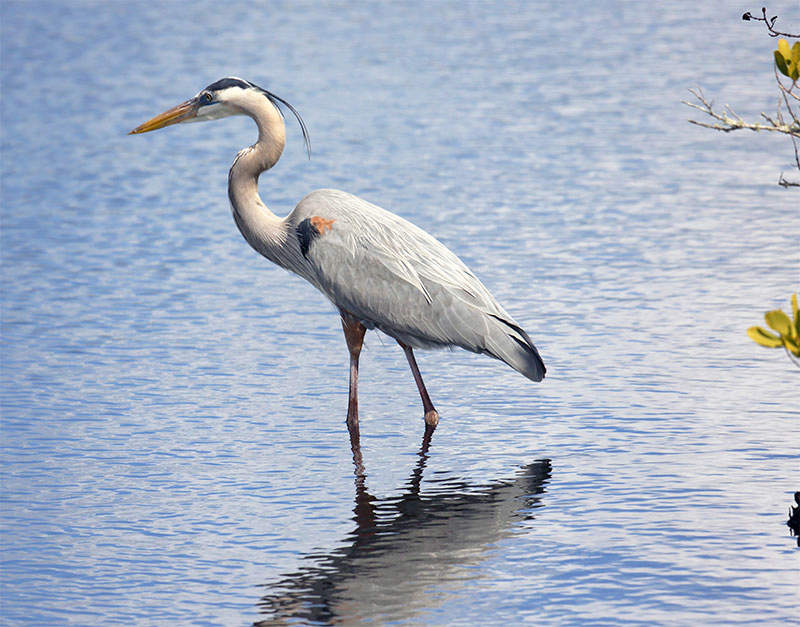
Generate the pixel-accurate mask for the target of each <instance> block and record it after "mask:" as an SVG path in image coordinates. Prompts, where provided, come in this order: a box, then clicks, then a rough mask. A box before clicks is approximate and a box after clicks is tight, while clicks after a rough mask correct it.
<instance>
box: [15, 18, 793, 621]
mask: <svg viewBox="0 0 800 627" xmlns="http://www.w3.org/2000/svg"><path fill="white" fill-rule="evenodd" d="M745 8H750V9H752V7H745ZM0 10H2V176H3V178H2V211H3V213H2V289H3V291H2V338H3V349H2V381H3V383H2V469H3V475H2V477H3V478H2V499H3V503H2V510H1V511H0V524H1V525H2V559H3V566H2V574H0V581H1V582H2V591H1V592H0V599H1V603H2V606H0V607H1V608H2V609H1V614H2V617H3V622H4V623H7V624H81V625H85V624H120V623H123V624H140V625H148V624H152V625H163V624H170V623H177V624H188V623H193V624H228V625H235V624H242V625H244V624H250V623H253V622H258V621H262V620H263V621H275V622H279V621H284V622H291V621H293V620H296V621H299V622H301V623H302V622H309V621H312V620H316V621H318V622H322V623H324V622H339V623H346V624H353V623H361V622H365V623H366V622H373V623H375V624H381V623H385V622H390V621H400V622H403V621H405V622H408V623H417V624H419V623H427V624H502V623H516V622H521V621H523V620H524V621H529V622H532V623H535V624H538V623H545V624H553V623H580V624H592V623H622V622H625V623H633V624H645V623H647V624H650V623H652V622H658V623H678V624H692V623H726V624H729V623H754V622H768V623H773V624H774V623H780V622H787V621H792V620H796V616H797V606H798V600H799V599H798V593H797V570H798V556H799V555H800V554H799V553H798V549H797V547H796V543H795V541H794V539H793V538H791V537H789V535H788V530H787V528H786V527H785V525H784V524H783V523H784V521H785V520H786V517H787V510H788V507H789V504H790V503H791V502H792V500H791V493H792V492H793V491H794V490H797V489H798V488H800V482H799V481H798V470H800V467H799V466H798V443H799V442H800V437H799V436H800V427H798V417H800V411H799V410H798V402H797V400H798V394H797V390H798V380H799V379H798V373H797V371H796V370H795V369H794V368H793V367H792V366H791V364H789V362H788V360H787V359H786V358H785V357H784V356H783V355H781V354H780V353H779V352H778V351H770V350H767V349H764V348H761V347H758V346H756V345H755V344H754V343H752V342H751V341H750V340H749V339H748V338H747V336H746V335H745V330H746V329H747V327H748V326H750V325H752V324H758V323H760V321H761V316H762V314H763V312H764V311H766V310H768V309H773V308H778V307H780V308H783V309H784V310H785V309H786V308H787V307H788V304H789V297H790V294H791V292H792V291H793V290H797V288H798V283H799V281H798V278H800V277H799V275H798V268H800V265H798V262H800V254H799V253H798V245H797V244H798V226H800V212H798V206H800V203H799V202H798V196H797V192H792V191H787V190H784V189H782V188H780V187H778V186H777V185H776V184H775V183H776V181H777V178H778V175H779V173H780V172H781V171H784V172H785V173H786V174H787V175H789V174H790V173H791V169H792V158H793V155H792V151H791V146H790V144H789V142H788V141H785V138H781V137H764V136H760V135H755V134H750V135H747V136H745V135H742V134H730V135H722V134H717V133H714V132H712V131H709V130H705V129H700V128H697V127H694V126H692V125H690V124H688V123H687V122H686V120H687V118H688V117H691V116H692V112H691V111H690V110H689V109H687V108H686V107H685V106H683V105H681V104H680V100H681V99H684V98H686V97H687V96H688V92H687V91H686V90H687V88H689V87H693V86H701V87H702V88H703V89H704V90H705V91H706V93H707V94H708V95H709V96H712V97H714V99H715V101H716V102H718V103H725V102H729V103H731V104H732V105H733V106H734V107H735V108H736V109H737V112H738V113H740V114H741V115H743V116H744V117H747V118H751V119H752V118H755V117H757V116H758V114H759V112H760V111H767V112H769V111H772V110H774V102H775V88H774V84H773V81H774V78H773V76H772V70H771V69H770V63H771V61H770V59H771V50H772V49H773V47H774V40H770V39H769V38H768V37H766V35H765V34H764V33H763V32H762V30H761V29H760V28H759V26H760V25H755V24H745V23H743V22H741V21H740V20H739V17H740V14H741V13H742V11H743V9H742V8H741V7H733V6H732V7H730V9H728V8H725V10H723V11H720V9H719V7H702V6H698V5H697V4H696V3H685V4H682V5H675V4H674V3H673V4H669V5H663V6H662V5H658V4H653V3H648V4H636V5H632V4H627V3H614V2H601V3H595V4H594V5H593V6H591V7H590V6H587V5H584V6H572V5H563V6H560V7H559V8H558V9H554V8H553V7H552V6H549V5H545V4H541V5H537V6H532V5H530V4H529V3H519V4H514V3H502V4H497V5H491V4H484V3H472V4H467V5H462V4H461V3H452V4H451V3H434V4H430V3H419V4H416V3H386V4H382V5H376V4H372V3H370V4H367V3H359V2H356V3H346V4H345V3H342V4H338V5H332V6H324V5H321V4H318V3H311V2H310V3H306V4H299V3H285V4H281V3H270V4H265V5H258V6H255V5H252V4H251V3H225V4H224V6H223V5H219V4H218V3H200V2H193V3H183V2H173V3H167V4H166V5H164V6H158V7H155V6H153V7H150V6H148V5H145V4H136V5H133V4H124V3H110V4H106V3H52V4H51V3H41V2H35V3H34V2H30V3H14V2H4V3H3V4H2V7H1V8H0ZM770 11H771V12H772V11H774V12H775V13H777V14H779V15H781V16H782V18H785V19H786V22H787V27H788V26H789V24H791V23H796V21H797V20H794V22H793V21H792V19H791V18H792V16H793V15H794V16H796V15H797V13H796V5H795V4H792V3H785V4H783V5H781V6H770ZM230 74H234V75H240V76H243V77H245V78H248V79H250V80H252V81H254V82H256V83H258V84H261V85H263V86H264V87H267V88H269V89H271V90H273V91H275V92H276V93H277V94H279V95H280V96H282V97H284V98H286V99H287V100H289V101H290V102H292V103H293V104H294V105H295V106H296V107H297V108H298V109H299V110H300V111H301V112H302V114H303V116H304V118H305V120H306V122H307V123H308V126H309V128H310V131H311V140H312V148H313V158H312V159H311V161H308V160H307V159H306V158H305V154H304V152H303V150H302V144H301V138H300V134H299V130H298V129H297V127H296V125H294V124H292V125H290V127H289V145H288V149H287V151H286V153H285V155H284V158H283V159H282V161H281V162H280V164H279V165H278V166H277V167H276V168H275V170H274V171H273V172H270V173H269V174H267V175H265V176H264V177H263V179H262V183H261V193H262V195H263V196H264V198H265V199H266V201H267V202H268V204H270V205H271V206H272V208H273V209H274V210H275V211H276V212H278V213H280V214H283V213H286V212H288V211H289V210H290V209H291V207H293V206H294V203H296V202H297V200H299V199H300V198H301V197H302V196H303V195H304V194H305V193H307V192H308V191H310V190H312V189H315V188H318V187H331V186H332V187H340V188H343V189H345V190H347V191H351V192H353V193H356V194H359V195H361V196H363V197H365V198H367V199H369V200H372V201H374V202H377V203H378V204H380V205H382V206H384V207H386V208H388V209H391V210H393V211H395V212H397V213H399V214H401V215H403V216H406V217H408V218H410V219H412V220H413V221H415V222H416V223H417V224H419V225H420V226H422V227H423V228H425V229H427V230H429V231H430V232H432V233H434V234H435V235H437V236H438V237H439V238H440V239H441V240H442V241H444V242H445V243H446V244H447V245H448V246H450V247H451V248H452V249H453V250H455V251H456V252H457V253H458V254H459V255H460V256H461V257H462V258H463V259H464V260H465V261H466V262H467V263H468V264H469V265H470V266H471V267H472V268H473V269H474V270H475V272H476V273H477V274H478V275H479V276H480V277H481V278H482V280H483V281H484V282H485V283H486V285H487V286H489V288H490V289H491V290H492V291H493V293H494V294H495V296H496V297H497V298H498V300H499V301H500V302H501V303H503V304H504V306H505V307H506V308H507V309H508V310H509V311H510V312H511V313H512V315H514V316H515V317H516V318H517V319H518V320H519V321H520V322H521V323H523V324H524V326H525V327H526V329H527V330H528V331H529V332H530V334H531V335H532V336H533V338H534V339H535V341H536V343H537V345H538V346H539V348H540V350H541V352H542V355H543V356H544V358H545V361H546V362H547V365H548V377H547V379H546V380H545V381H544V382H543V383H542V384H540V385H535V384H532V383H530V382H528V381H527V380H525V379H523V378H522V377H520V376H519V375H518V374H517V373H515V372H513V371H512V370H510V369H508V368H506V367H505V366H503V365H502V364H500V363H498V362H495V361H493V360H490V359H486V358H481V357H479V356H476V355H471V354H467V353H464V352H463V351H460V352H453V353H449V352H433V353H421V354H420V355H419V361H420V367H421V369H422V371H423V374H424V375H425V377H426V382H427V384H428V388H429V391H430V392H431V395H432V397H433V399H434V401H435V402H436V404H437V408H438V409H439V411H440V413H441V414H442V422H441V424H440V427H439V429H438V430H437V432H436V434H435V436H434V438H433V441H432V442H431V444H430V448H429V449H428V450H427V451H426V450H421V438H422V408H421V406H420V403H419V400H418V397H417V393H416V389H415V387H414V385H413V381H412V379H411V376H410V373H409V372H408V369H407V366H406V364H405V359H404V357H403V354H402V352H401V351H400V350H399V349H398V348H397V347H396V346H395V345H394V342H393V341H391V340H387V339H386V338H381V337H379V336H378V335H374V334H370V335H368V336H367V346H366V349H365V351H364V353H363V354H362V386H361V410H362V428H361V433H362V454H363V464H364V468H365V473H366V476H365V477H361V478H360V479H356V478H355V477H354V467H353V459H352V453H351V451H350V446H349V442H348V438H347V432H346V429H345V426H344V416H345V411H346V402H347V399H346V378H347V354H346V350H345V348H344V342H343V339H342V337H341V330H340V328H339V322H338V319H337V317H336V315H335V314H334V313H333V312H332V309H331V307H330V305H328V304H327V303H326V301H325V300H324V298H323V297H322V296H321V295H319V294H317V293H316V292H315V291H314V290H313V289H312V288H310V287H308V286H306V285H304V284H303V283H302V281H300V280H299V279H297V278H294V277H292V276H289V275H287V274H285V273H284V272H282V271H281V270H279V269H278V268H275V267H272V266H271V265H270V264H269V263H267V262H266V261H264V260H262V259H260V258H259V257H258V256H257V255H256V254H255V253H254V252H253V251H252V250H250V249H249V247H248V246H247V245H246V244H245V242H244V241H243V240H242V239H241V237H240V236H239V234H238V233H237V231H236V229H235V226H234V224H233V221H232V219H231V217H230V215H229V210H228V207H227V198H226V192H225V186H226V175H227V169H228V167H229V165H230V162H231V161H232V159H233V156H234V155H235V153H236V151H237V150H238V149H239V148H241V147H242V146H244V145H247V144H248V143H249V142H251V141H252V140H253V137H254V129H253V128H252V123H251V122H250V121H249V120H246V119H232V120H226V121H223V122H217V123H215V124H206V125H200V124H198V125H189V126H186V127H176V128H171V129H167V130H164V131H161V132H158V133H153V134H148V135H144V136H136V137H128V136H126V135H125V133H126V132H127V131H128V130H130V129H131V128H133V127H134V126H136V125H138V124H139V123H141V122H142V121H144V120H145V119H148V118H149V117H151V116H152V115H154V114H156V113H159V112H161V111H162V110H164V109H166V108H167V107H169V106H172V105H173V104H176V103H178V102H180V101H182V100H184V99H185V98H187V97H190V96H191V95H193V94H194V93H196V92H197V91H198V90H199V89H200V88H202V87H203V86H205V85H206V84H208V83H210V82H212V81H214V80H216V79H218V78H221V77H223V76H226V75H230Z"/></svg>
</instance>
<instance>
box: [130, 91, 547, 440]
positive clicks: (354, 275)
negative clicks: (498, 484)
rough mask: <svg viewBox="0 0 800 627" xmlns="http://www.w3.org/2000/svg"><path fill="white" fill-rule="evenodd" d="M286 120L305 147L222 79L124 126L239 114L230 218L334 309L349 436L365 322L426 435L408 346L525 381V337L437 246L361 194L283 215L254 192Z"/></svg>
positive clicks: (531, 371)
mask: <svg viewBox="0 0 800 627" xmlns="http://www.w3.org/2000/svg"><path fill="white" fill-rule="evenodd" d="M281 105H284V106H286V107H287V108H288V109H289V110H290V111H291V112H292V113H293V114H294V115H295V117H297V120H298V122H299V123H300V127H301V129H302V131H303V138H304V139H305V141H306V149H308V133H307V129H306V125H305V123H304V122H303V120H302V118H301V117H300V115H299V114H298V113H297V111H296V110H295V108H294V107H292V105H290V104H289V103H288V102H286V101H285V100H283V99H282V98H279V97H278V96H276V95H275V94H273V93H271V92H269V91H267V90H266V89H262V88H261V87H258V86H256V85H254V84H253V83H250V82H248V81H245V80H242V79H240V78H233V77H229V78H223V79H221V80H219V81H217V82H215V83H212V84H211V85H209V86H208V87H206V88H205V89H203V90H202V91H201V92H200V93H199V94H197V95H196V96H195V97H194V98H192V99H191V100H187V101H186V102H183V103H181V104H179V105H177V106H176V107H173V108H172V109H169V110H168V111H165V112H164V113H162V114H160V115H157V116H156V117H154V118H152V119H151V120H149V121H147V122H145V123H144V124H142V125H141V126H138V127H137V128H135V129H134V130H132V131H131V134H136V133H146V132H148V131H153V130H156V129H159V128H163V127H165V126H169V125H171V124H181V123H185V122H200V121H203V120H217V119H219V118H223V117H227V116H231V115H247V116H250V117H251V118H253V120H254V121H255V123H256V125H257V126H258V141H257V142H256V143H255V144H253V145H252V146H250V147H248V148H245V149H244V150H242V151H241V152H239V154H238V155H237V156H236V159H235V160H234V162H233V166H232V167H231V170H230V173H229V175H228V197H229V198H230V202H231V207H232V209H233V218H234V220H235V221H236V225H237V226H238V227H239V230H240V231H241V233H242V235H243V236H244V238H245V239H246V240H247V241H248V242H249V244H250V245H251V246H252V247H253V248H254V249H255V250H256V251H258V252H259V253H261V254H262V255H263V256H264V257H266V258H267V259H269V260H270V261H272V262H274V263H276V264H278V265H279V266H281V267H282V268H285V269H286V270H290V271H292V272H294V273H296V274H298V275H300V276H301V277H303V278H304V279H306V280H307V281H308V282H309V283H311V284H312V285H313V286H314V287H316V288H317V289H318V290H320V291H321V292H322V293H323V294H324V295H325V296H327V297H328V299H329V300H330V301H331V302H332V303H333V304H334V305H335V306H336V308H337V309H338V310H339V312H340V314H341V317H342V328H343V329H344V337H345V340H346V342H347V348H348V349H349V351H350V395H349V401H348V406H347V425H348V427H349V428H350V430H351V435H352V433H353V430H355V431H356V433H357V431H358V356H359V354H360V352H361V346H362V342H363V339H364V334H365V333H366V330H367V329H378V330H380V331H383V332H384V333H385V334H386V335H389V336H390V337H393V338H394V339H395V340H397V343H398V344H399V345H400V346H401V348H402V349H403V351H404V352H405V354H406V358H407V359H408V364H409V366H410V367H411V372H412V374H413V375H414V381H415V382H416V384H417V389H418V390H419V394H420V396H421V397H422V404H423V408H424V412H425V425H426V433H432V432H433V429H434V428H435V427H436V424H437V423H438V421H439V414H438V412H437V411H436V409H435V408H434V406H433V403H432V402H431V399H430V397H429V396H428V392H427V390H426V389H425V384H424V383H423V381H422V376H421V375H420V372H419V368H418V367H417V362H416V359H415V358H414V352H413V349H414V348H436V347H453V346H460V347H461V348H464V349H466V350H468V351H472V352H474V353H483V354H486V355H489V356H491V357H494V358H496V359H499V360H501V361H504V362H505V363H507V364H508V365H509V366H511V367H512V368H514V369H515V370H517V371H519V372H521V373H522V374H523V375H525V376H526V377H528V378H529V379H531V380H533V381H541V380H542V378H543V377H544V374H545V367H544V363H543V362H542V359H541V357H540V356H539V352H538V351H537V350H536V347H535V346H534V345H533V342H532V341H531V339H530V337H528V334H527V333H525V331H524V330H523V329H522V327H520V326H519V324H517V323H516V322H515V321H514V320H513V318H511V316H509V315H508V313H506V311H505V310H504V309H503V308H502V307H501V306H500V305H499V304H498V303H497V301H496V300H495V299H494V297H492V295H491V294H490V293H489V291H488V290H487V289H486V288H485V287H484V286H483V284H482V283H481V282H480V281H479V280H478V279H477V278H476V277H475V275H474V274H473V273H472V272H471V271H470V270H469V268H467V267H466V266H465V265H464V263H463V262H462V261H461V260H460V259H459V258H458V257H456V256H455V255H454V254H453V253H452V252H450V250H448V249H447V248H446V247H445V246H444V245H443V244H442V243H441V242H439V241H438V240H436V239H435V238H433V237H432V236H431V235H429V234H428V233H426V232H425V231H423V230H422V229H420V228H419V227H417V226H415V225H413V224H411V223H410V222H408V221H406V220H404V219H403V218H401V217H399V216H396V215H394V214H393V213H390V212H388V211H386V210H384V209H381V208H380V207H377V206H375V205H373V204H371V203H368V202H366V201H364V200H362V199H361V198H358V197H356V196H353V195H351V194H348V193H345V192H341V191H338V190H335V189H320V190H317V191H314V192H311V193H310V194H309V195H308V196H306V197H305V198H303V199H302V200H301V201H300V203H299V204H298V205H297V206H296V207H295V208H294V211H292V212H291V213H290V214H289V215H288V216H286V217H285V218H279V217H277V216H276V215H275V214H274V213H272V211H270V210H269V209H268V208H267V206H266V205H265V204H264V203H263V202H262V200H261V198H260V196H259V195H258V177H259V175H260V174H261V173H262V172H264V171H266V170H269V169H270V168H271V167H272V166H274V165H275V164H276V163H277V162H278V159H280V156H281V153H282V152H283V148H284V145H285V143H286V128H285V125H284V122H283V113H282V111H281V108H280V106H281Z"/></svg>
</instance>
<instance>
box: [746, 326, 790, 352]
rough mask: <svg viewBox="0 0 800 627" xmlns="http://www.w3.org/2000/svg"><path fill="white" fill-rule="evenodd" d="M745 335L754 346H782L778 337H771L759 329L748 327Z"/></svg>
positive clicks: (768, 333)
mask: <svg viewBox="0 0 800 627" xmlns="http://www.w3.org/2000/svg"><path fill="white" fill-rule="evenodd" d="M747 335H748V336H749V337H750V339H751V340H753V341H754V342H755V343H756V344H760V345H761V346H766V347H767V348H780V347H781V346H783V340H782V339H781V338H780V337H778V336H776V335H772V333H770V332H769V331H765V330H764V329H762V328H761V327H750V328H749V329H747Z"/></svg>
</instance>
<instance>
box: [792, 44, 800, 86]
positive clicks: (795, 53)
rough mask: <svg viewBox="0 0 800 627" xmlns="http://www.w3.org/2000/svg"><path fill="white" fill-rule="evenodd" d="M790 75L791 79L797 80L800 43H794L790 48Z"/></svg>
mask: <svg viewBox="0 0 800 627" xmlns="http://www.w3.org/2000/svg"><path fill="white" fill-rule="evenodd" d="M791 73H792V74H793V76H792V79H794V80H797V79H798V73H800V41H796V42H794V46H792V67H791Z"/></svg>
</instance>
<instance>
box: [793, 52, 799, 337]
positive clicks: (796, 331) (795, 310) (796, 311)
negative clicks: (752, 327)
mask: <svg viewBox="0 0 800 627" xmlns="http://www.w3.org/2000/svg"><path fill="white" fill-rule="evenodd" d="M798 43H800V42H798ZM792 318H794V337H800V309H798V308H797V294H792Z"/></svg>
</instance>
